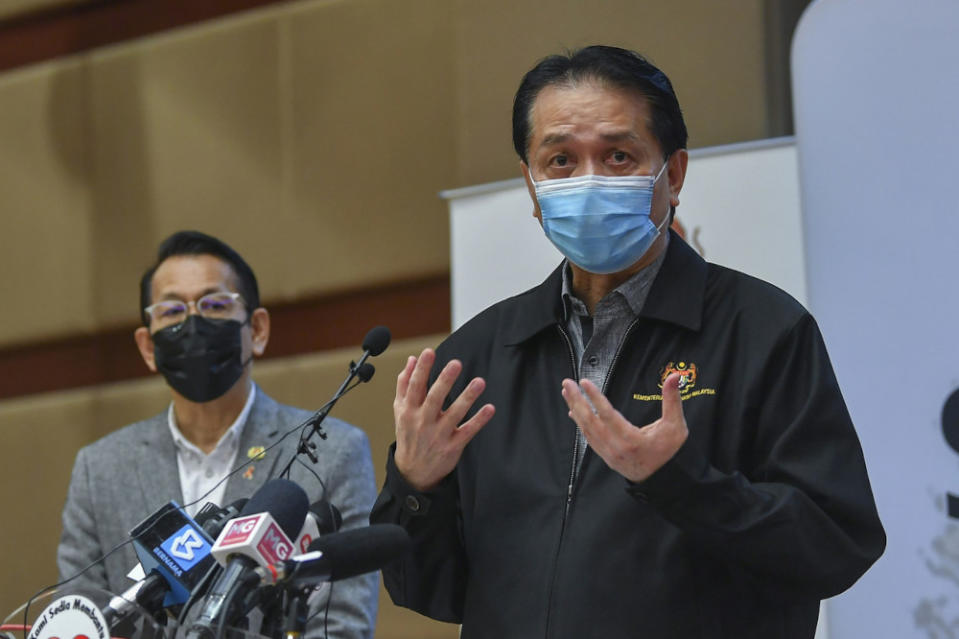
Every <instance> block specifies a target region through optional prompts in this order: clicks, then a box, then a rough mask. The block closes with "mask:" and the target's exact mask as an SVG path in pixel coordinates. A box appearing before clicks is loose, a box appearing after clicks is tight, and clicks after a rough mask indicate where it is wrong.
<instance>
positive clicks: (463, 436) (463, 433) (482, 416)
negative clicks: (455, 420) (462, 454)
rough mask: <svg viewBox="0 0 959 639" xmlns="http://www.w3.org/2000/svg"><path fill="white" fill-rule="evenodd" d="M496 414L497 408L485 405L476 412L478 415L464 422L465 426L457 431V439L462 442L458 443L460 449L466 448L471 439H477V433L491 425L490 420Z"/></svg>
mask: <svg viewBox="0 0 959 639" xmlns="http://www.w3.org/2000/svg"><path fill="white" fill-rule="evenodd" d="M495 414H496V408H495V407H494V406H493V405H492V404H484V405H483V407H482V408H480V409H479V410H478V411H476V414H475V415H473V416H472V417H470V418H469V419H468V420H466V421H465V422H463V425H462V426H460V427H459V428H457V429H456V433H455V437H456V438H457V439H458V440H460V441H459V442H458V443H459V445H460V449H461V450H462V448H465V447H466V444H468V443H469V442H470V440H471V439H473V438H474V437H476V433H478V432H480V429H481V428H483V426H486V424H488V423H489V420H491V419H492V418H493V415H495Z"/></svg>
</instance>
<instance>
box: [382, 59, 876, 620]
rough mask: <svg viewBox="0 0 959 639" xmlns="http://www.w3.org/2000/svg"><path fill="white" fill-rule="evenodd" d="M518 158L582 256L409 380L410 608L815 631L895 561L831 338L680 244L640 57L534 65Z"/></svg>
mask: <svg viewBox="0 0 959 639" xmlns="http://www.w3.org/2000/svg"><path fill="white" fill-rule="evenodd" d="M513 141H514V145H515V147H516V151H517V153H518V154H519V156H520V158H521V160H522V163H521V166H522V170H523V175H524V177H525V178H526V182H527V186H528V188H529V191H530V195H531V197H532V198H533V202H534V205H535V206H534V215H535V216H536V217H537V219H539V221H540V223H541V224H542V225H543V229H544V231H545V233H546V235H547V237H549V239H550V240H551V241H552V242H553V243H554V244H555V245H556V246H557V248H558V249H559V250H560V251H561V252H562V253H563V254H564V255H565V256H566V258H567V259H566V260H565V261H564V262H563V264H561V265H560V267H559V268H558V269H557V270H556V271H555V272H554V273H553V274H552V275H551V276H550V277H549V278H548V279H547V280H546V281H545V282H544V283H543V284H541V285H540V286H538V287H536V288H534V289H532V290H530V291H528V292H526V293H524V294H521V295H518V296H516V297H513V298H511V299H508V300H505V301H503V302H500V303H499V304H496V305H494V306H493V307H491V308H490V309H488V310H486V311H484V312H483V313H481V314H480V315H478V316H477V317H476V318H474V319H473V320H471V321H470V322H469V323H467V324H466V325H465V326H464V327H463V328H461V329H460V330H458V331H456V332H455V333H454V334H453V335H452V336H450V338H449V339H447V340H446V341H445V342H444V343H443V344H442V345H441V346H440V347H439V349H437V351H436V353H433V352H432V351H431V350H426V351H424V352H423V353H422V354H421V355H420V356H419V357H410V358H409V360H408V362H407V365H406V367H405V368H404V370H403V371H402V372H401V373H400V375H399V378H398V380H397V391H396V400H395V402H394V413H395V418H396V444H395V446H394V448H393V449H392V451H391V454H390V457H389V462H388V468H387V479H386V483H385V486H384V488H383V491H382V492H381V494H380V496H379V499H378V500H377V503H376V505H375V506H374V510H373V515H372V517H371V519H372V520H373V521H391V522H397V523H400V524H401V525H403V526H404V527H406V529H407V530H408V531H409V532H410V534H411V536H412V537H413V539H414V551H413V552H412V553H411V554H410V555H409V556H408V557H407V558H405V559H404V560H402V561H400V562H397V563H395V564H394V565H392V566H390V567H389V569H388V570H386V571H384V575H385V580H386V585H387V588H388V590H389V592H390V594H391V596H392V598H393V600H394V602H396V603H397V604H399V605H402V606H407V607H409V608H412V609H414V610H417V611H420V612H422V613H423V614H426V615H429V616H431V617H434V618H437V619H442V620H447V621H453V622H460V623H462V624H463V632H462V636H463V637H464V638H466V639H471V638H474V637H497V638H501V637H523V638H527V637H570V638H572V637H577V638H580V637H627V636H630V637H631V636H636V637H644V638H657V637H662V638H666V637H681V638H684V639H685V638H690V637H737V638H742V637H762V638H764V639H770V638H777V637H797V638H798V637H805V638H809V637H812V636H813V634H814V633H815V627H816V620H817V616H818V609H819V601H820V600H821V599H823V598H826V597H830V596H833V595H835V594H838V593H839V592H842V591H843V590H845V589H846V588H848V587H849V586H851V585H852V584H853V583H854V582H855V581H856V580H857V579H858V578H859V577H860V576H861V575H862V574H863V572H865V570H866V569H867V568H868V567H869V566H870V565H871V564H872V563H873V562H874V561H875V560H876V558H878V557H879V555H880V554H881V553H882V550H883V548H884V546H885V535H884V533H883V530H882V526H881V524H880V522H879V518H878V515H877V513H876V509H875V504H874V501H873V497H872V493H871V489H870V486H869V481H868V478H867V476H866V469H865V464H864V461H863V456H862V451H861V448H860V445H859V441H858V439H857V437H856V434H855V431H854V429H853V426H852V423H851V421H850V418H849V415H848V412H847V411H846V407H845V404H844V402H843V400H842V395H841V394H840V391H839V387H838V384H837V382H836V379H835V376H834V374H833V371H832V367H831V365H830V363H829V358H828V355H827V354H826V350H825V347H824V344H823V340H822V337H821V335H820V333H819V330H818V328H817V326H816V323H815V321H814V320H813V318H812V317H811V316H810V315H809V313H808V312H807V311H806V310H805V309H804V308H802V306H800V305H799V304H798V303H797V302H796V301H795V300H793V299H792V298H790V297H789V296H788V295H786V294H785V293H783V292H782V291H780V290H778V289H776V288H775V287H773V286H771V285H769V284H766V283H765V282H762V281H759V280H757V279H754V278H751V277H749V276H746V275H743V274H741V273H737V272H735V271H731V270H729V269H725V268H722V267H720V266H717V265H713V264H709V263H707V262H705V261H703V260H702V259H701V258H700V257H699V256H698V255H697V254H696V253H695V252H694V251H692V250H691V249H690V248H689V246H687V245H686V244H685V242H683V240H682V239H681V238H680V237H679V236H677V235H675V234H672V233H669V232H668V231H665V229H666V228H667V227H668V225H669V222H670V220H671V218H672V215H673V212H674V210H675V207H676V206H677V205H678V204H679V193H680V190H681V188H682V185H683V180H684V178H685V174H686V166H687V153H686V150H685V146H686V128H685V124H684V123H683V118H682V113H681V112H680V109H679V104H678V102H677V100H676V96H675V94H674V92H673V89H672V85H671V84H670V82H669V80H668V79H667V78H666V76H665V75H664V74H663V73H662V72H661V71H660V70H658V69H657V68H655V67H654V66H652V65H651V64H649V63H648V62H647V61H646V60H644V59H643V58H642V57H641V56H639V55H638V54H635V53H633V52H630V51H625V50H622V49H616V48H612V47H588V48H586V49H583V50H580V51H577V52H575V53H573V54H571V55H568V56H551V57H549V58H546V59H544V60H543V61H542V62H540V63H539V64H538V65H537V66H536V67H535V68H533V69H532V70H531V71H530V72H529V73H527V75H526V76H525V77H524V79H523V82H522V84H521V85H520V88H519V90H518V92H517V94H516V100H515V103H514V109H513ZM434 369H435V370H438V372H433V371H434ZM576 379H578V380H579V381H578V382H576V381H573V380H576ZM477 400H481V401H477ZM476 404H478V406H476Z"/></svg>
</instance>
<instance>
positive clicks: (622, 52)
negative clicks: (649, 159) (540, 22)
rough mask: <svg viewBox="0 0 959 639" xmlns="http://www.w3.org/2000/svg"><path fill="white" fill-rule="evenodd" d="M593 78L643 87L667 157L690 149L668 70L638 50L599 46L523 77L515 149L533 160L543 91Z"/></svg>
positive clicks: (555, 58)
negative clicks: (533, 128)
mask: <svg viewBox="0 0 959 639" xmlns="http://www.w3.org/2000/svg"><path fill="white" fill-rule="evenodd" d="M591 79H592V80H599V81H601V82H606V83H609V84H611V85H612V86H615V87H619V88H622V89H632V90H635V91H638V92H639V93H640V94H641V95H642V96H643V97H644V98H645V99H646V103H647V104H648V105H649V109H650V112H651V114H652V122H650V129H651V130H652V133H653V135H654V136H656V139H657V140H658V141H659V146H660V147H661V148H662V151H663V155H664V158H669V156H670V155H672V154H673V152H674V151H676V150H677V149H685V148H686V141H687V138H688V134H687V132H686V122H685V121H683V113H682V111H681V110H680V108H679V100H677V99H676V92H675V91H673V85H672V84H671V83H670V81H669V78H667V77H666V74H665V73H663V72H662V71H660V70H659V69H658V68H656V67H655V66H654V65H653V64H652V63H650V62H649V61H648V60H647V59H646V58H644V57H643V56H641V55H640V54H638V53H636V52H635V51H630V50H628V49H620V48H618V47H608V46H602V45H594V46H590V47H585V48H583V49H579V50H577V51H573V52H567V53H566V55H551V56H548V57H546V58H543V59H542V60H540V61H539V63H537V65H536V66H535V67H533V68H532V69H530V71H529V72H528V73H527V74H526V75H525V76H523V81H522V82H520V85H519V89H518V90H517V91H516V97H515V99H514V100H513V148H515V149H516V153H517V154H518V155H519V157H520V159H522V160H523V162H525V163H526V164H527V165H528V164H529V160H528V159H527V152H528V150H529V149H528V147H529V134H530V118H531V115H532V109H533V102H534V101H535V100H536V96H537V95H539V92H540V91H542V90H543V89H544V88H545V87H547V86H550V85H555V84H568V83H574V82H578V81H582V80H591Z"/></svg>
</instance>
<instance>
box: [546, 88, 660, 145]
mask: <svg viewBox="0 0 959 639" xmlns="http://www.w3.org/2000/svg"><path fill="white" fill-rule="evenodd" d="M649 114H650V109H649V105H648V103H647V101H646V98H645V97H644V96H643V95H642V94H641V93H640V92H639V91H638V90H634V89H626V88H620V87H615V86H609V85H606V84H604V83H600V82H598V81H589V80H587V81H582V82H576V83H561V84H551V85H548V86H546V87H543V89H542V90H540V92H539V93H538V94H537V95H536V98H535V99H534V100H533V103H532V105H531V107H530V134H531V135H530V138H531V141H532V139H533V138H540V140H539V143H540V144H544V143H555V142H563V141H565V140H566V139H567V138H568V136H570V135H572V134H573V133H574V131H575V129H576V126H577V125H578V124H586V125H589V126H590V127H591V128H593V129H594V130H595V131H596V132H597V134H599V135H600V136H602V137H603V138H607V139H610V140H611V141H616V140H624V139H635V140H639V139H642V138H645V137H648V136H649V135H651V131H650V129H649V121H650V120H649Z"/></svg>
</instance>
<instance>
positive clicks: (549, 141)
mask: <svg viewBox="0 0 959 639" xmlns="http://www.w3.org/2000/svg"><path fill="white" fill-rule="evenodd" d="M571 137H572V136H571V135H570V134H569V133H553V134H551V135H547V136H546V137H545V138H543V141H542V142H541V143H540V147H541V148H542V147H544V146H552V145H554V144H562V143H564V142H567V141H569V139H570V138H571ZM600 137H601V138H602V139H603V140H605V141H606V142H621V141H623V140H629V141H631V142H640V141H641V140H640V138H639V136H638V135H636V133H635V132H634V131H614V132H611V133H601V134H600Z"/></svg>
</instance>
